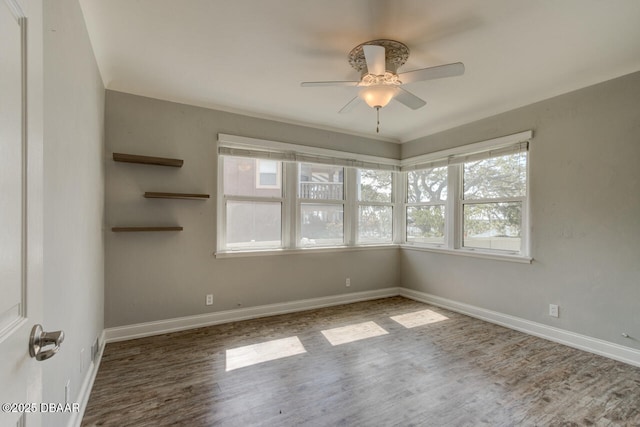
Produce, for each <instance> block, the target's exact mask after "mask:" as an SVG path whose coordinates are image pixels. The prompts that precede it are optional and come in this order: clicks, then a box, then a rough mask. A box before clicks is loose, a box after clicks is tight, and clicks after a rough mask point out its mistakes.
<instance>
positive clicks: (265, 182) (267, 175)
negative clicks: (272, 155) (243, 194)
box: [257, 160, 280, 188]
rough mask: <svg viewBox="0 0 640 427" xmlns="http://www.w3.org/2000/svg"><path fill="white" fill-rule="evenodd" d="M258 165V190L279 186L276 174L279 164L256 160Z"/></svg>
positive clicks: (272, 161)
mask: <svg viewBox="0 0 640 427" xmlns="http://www.w3.org/2000/svg"><path fill="white" fill-rule="evenodd" d="M257 165H258V188H263V187H267V186H269V187H276V188H280V186H279V182H278V181H279V179H278V173H279V169H280V162H276V161H275V160H257Z"/></svg>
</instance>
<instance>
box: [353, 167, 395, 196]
mask: <svg viewBox="0 0 640 427" xmlns="http://www.w3.org/2000/svg"><path fill="white" fill-rule="evenodd" d="M357 174H358V200H360V201H362V202H391V179H392V178H391V177H392V174H391V171H379V170H369V169H358V170H357Z"/></svg>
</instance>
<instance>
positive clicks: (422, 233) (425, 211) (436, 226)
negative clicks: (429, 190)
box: [407, 205, 445, 243]
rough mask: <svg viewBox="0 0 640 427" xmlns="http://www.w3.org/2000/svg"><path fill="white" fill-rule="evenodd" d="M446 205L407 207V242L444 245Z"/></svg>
mask: <svg viewBox="0 0 640 427" xmlns="http://www.w3.org/2000/svg"><path fill="white" fill-rule="evenodd" d="M444 210H445V209H444V205H434V206H409V207H407V242H415V243H444Z"/></svg>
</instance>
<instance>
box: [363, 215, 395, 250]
mask: <svg viewBox="0 0 640 427" xmlns="http://www.w3.org/2000/svg"><path fill="white" fill-rule="evenodd" d="M392 240H393V209H392V208H391V206H360V215H359V218H358V242H359V243H391V241H392Z"/></svg>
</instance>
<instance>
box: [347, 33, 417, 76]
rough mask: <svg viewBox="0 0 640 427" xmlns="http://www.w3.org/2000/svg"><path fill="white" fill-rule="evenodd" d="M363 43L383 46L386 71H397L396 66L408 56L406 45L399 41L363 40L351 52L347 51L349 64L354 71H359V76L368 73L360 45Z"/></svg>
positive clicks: (405, 60)
mask: <svg viewBox="0 0 640 427" xmlns="http://www.w3.org/2000/svg"><path fill="white" fill-rule="evenodd" d="M365 45H374V46H382V47H384V50H385V68H386V71H389V72H391V73H394V74H395V73H397V72H398V68H399V67H400V66H401V65H403V64H404V63H405V62H407V59H408V58H409V48H408V47H407V45H405V44H404V43H400V42H399V41H396V40H389V39H378V40H371V41H368V42H364V43H362V44H359V45H358V46H356V47H354V48H353V49H351V52H349V64H351V66H352V67H353V68H354V69H355V70H356V71H359V72H360V74H361V77H364V76H365V75H367V74H369V70H368V69H367V61H366V59H365V57H364V51H363V50H362V46H365Z"/></svg>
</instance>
